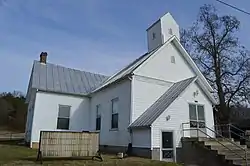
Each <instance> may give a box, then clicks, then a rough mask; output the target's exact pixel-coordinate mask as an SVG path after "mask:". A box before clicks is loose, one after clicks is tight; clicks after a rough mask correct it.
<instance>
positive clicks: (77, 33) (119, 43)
mask: <svg viewBox="0 0 250 166" xmlns="http://www.w3.org/2000/svg"><path fill="white" fill-rule="evenodd" d="M225 2H228V3H231V4H235V5H237V6H238V7H239V8H242V9H244V10H247V11H250V2H249V1H248V0H241V1H237V3H236V1H235V0H225ZM205 3H210V4H214V5H215V6H216V7H217V8H218V10H219V13H221V14H230V15H235V16H237V18H238V19H239V20H240V21H241V29H240V33H239V38H240V40H241V43H242V44H243V45H245V46H246V48H248V49H249V50H250V45H249V43H250V36H249V34H250V33H249V29H250V22H249V20H250V16H248V15H246V14H243V13H240V12H238V11H235V10H234V9H231V8H229V7H227V6H224V5H222V4H220V3H218V2H216V1H215V0H174V1H170V0H154V1H152V0H136V1H135V0H126V1H122V0H0V59H1V60H0V75H1V79H0V91H13V90H19V91H22V92H24V93H26V89H27V86H28V81H29V76H30V71H31V67H32V63H33V60H35V59H39V54H40V52H42V51H47V52H48V62H51V63H56V64H60V65H64V66H67V67H71V68H77V69H81V70H87V71H90V72H97V73H102V74H106V75H111V74H112V73H114V72H115V71H117V70H119V69H120V68H122V67H124V66H125V65H126V64H128V63H129V62H130V61H132V60H133V59H135V58H137V57H139V56H140V55H141V54H143V53H145V52H146V51H147V45H146V31H145V30H146V29H147V27H148V26H149V25H151V24H152V23H153V22H154V21H155V20H157V19H158V18H159V17H160V16H162V15H163V14H164V13H166V12H170V13H171V14H172V15H173V17H174V18H175V19H176V21H177V22H178V24H179V25H180V27H181V28H186V27H188V26H190V25H191V24H192V23H193V22H194V21H195V19H196V16H197V14H198V11H199V7H200V6H202V5H203V4H205Z"/></svg>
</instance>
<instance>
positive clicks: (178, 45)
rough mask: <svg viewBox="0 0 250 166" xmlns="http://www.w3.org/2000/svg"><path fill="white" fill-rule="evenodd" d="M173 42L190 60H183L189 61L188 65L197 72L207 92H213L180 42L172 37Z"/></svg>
mask: <svg viewBox="0 0 250 166" xmlns="http://www.w3.org/2000/svg"><path fill="white" fill-rule="evenodd" d="M173 41H174V42H175V44H177V45H176V46H177V47H179V50H181V51H182V52H183V54H185V55H187V56H189V57H190V58H185V59H186V60H187V61H189V63H190V64H191V65H192V67H194V68H195V71H196V72H197V74H198V75H199V76H200V79H201V80H202V81H203V82H204V85H205V87H206V88H207V89H208V90H209V92H213V91H214V89H213V88H212V86H211V85H210V84H209V83H208V82H207V80H206V78H205V77H204V75H203V74H202V73H201V71H200V70H199V68H198V66H197V65H196V64H195V62H194V61H193V59H192V58H191V56H190V55H189V54H188V52H187V51H186V50H185V48H184V47H183V46H182V44H181V43H180V41H179V40H178V39H177V38H176V36H175V37H174V39H173Z"/></svg>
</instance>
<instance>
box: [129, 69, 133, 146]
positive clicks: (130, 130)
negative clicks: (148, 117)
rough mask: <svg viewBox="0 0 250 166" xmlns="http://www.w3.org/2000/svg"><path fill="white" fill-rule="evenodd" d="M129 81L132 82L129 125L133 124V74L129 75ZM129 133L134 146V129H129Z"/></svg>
mask: <svg viewBox="0 0 250 166" xmlns="http://www.w3.org/2000/svg"><path fill="white" fill-rule="evenodd" d="M128 79H129V80H130V115H129V125H130V124H131V122H132V111H133V73H132V74H130V75H128ZM128 132H129V141H128V142H129V143H131V144H132V146H133V134H132V129H131V128H128Z"/></svg>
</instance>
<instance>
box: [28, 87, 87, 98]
mask: <svg viewBox="0 0 250 166" xmlns="http://www.w3.org/2000/svg"><path fill="white" fill-rule="evenodd" d="M33 89H37V88H33ZM39 91H40V92H45V93H55V94H62V95H71V96H77V97H89V96H88V94H76V93H67V92H59V91H51V90H43V89H37V92H39Z"/></svg>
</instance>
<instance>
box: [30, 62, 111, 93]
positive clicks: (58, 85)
mask: <svg viewBox="0 0 250 166" xmlns="http://www.w3.org/2000/svg"><path fill="white" fill-rule="evenodd" d="M31 77H32V78H31V80H32V86H31V87H32V88H35V89H38V90H42V91H49V92H59V93H67V94H76V95H87V94H88V93H90V92H91V91H92V90H94V89H95V88H98V87H99V86H101V85H102V83H103V82H104V81H105V80H106V79H107V78H108V77H107V76H104V75H100V74H93V73H90V72H85V71H80V70H75V69H70V68H66V67H63V66H59V65H55V64H51V63H46V64H41V63H40V62H39V61H34V65H33V70H32V74H31Z"/></svg>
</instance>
